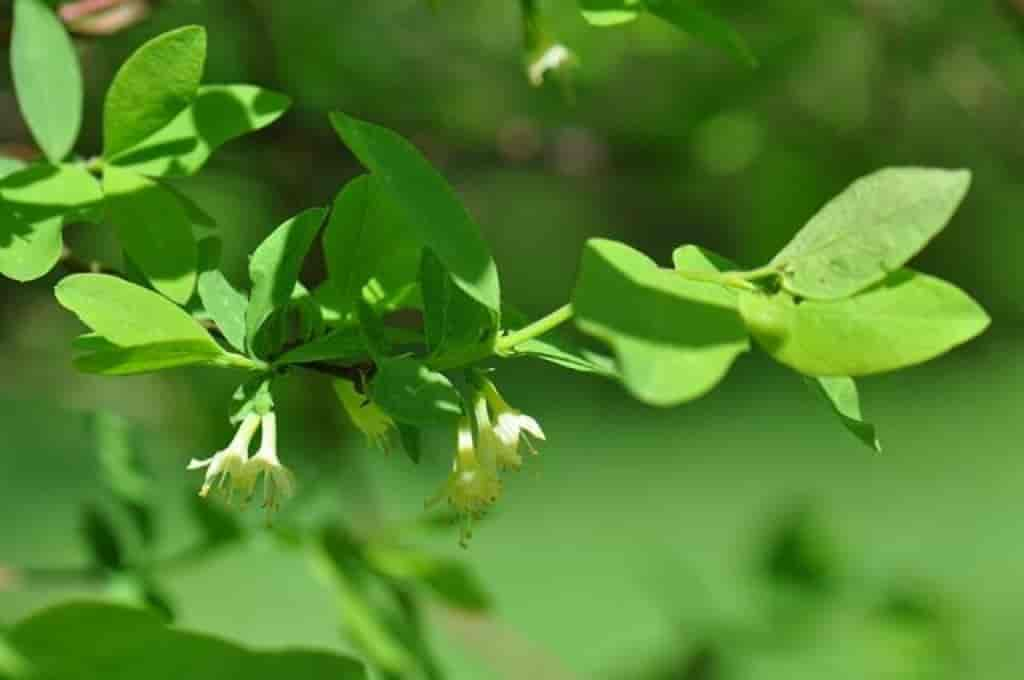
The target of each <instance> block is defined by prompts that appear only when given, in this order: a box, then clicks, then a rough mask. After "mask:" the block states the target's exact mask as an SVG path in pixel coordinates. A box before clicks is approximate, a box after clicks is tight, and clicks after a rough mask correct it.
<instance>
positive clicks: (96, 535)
mask: <svg viewBox="0 0 1024 680" xmlns="http://www.w3.org/2000/svg"><path fill="white" fill-rule="evenodd" d="M81 528H82V538H83V539H84V540H85V543H86V545H87V546H88V547H89V552H90V553H91V554H92V560H93V563H94V564H96V565H97V566H100V567H104V568H106V569H110V570H111V571H118V570H120V569H121V568H122V567H123V566H124V554H123V552H122V550H121V541H120V539H119V538H118V536H117V531H116V530H115V529H114V526H113V524H111V522H110V519H109V518H108V517H107V516H106V515H105V514H103V513H102V512H101V511H100V510H99V509H97V508H95V507H92V506H87V507H85V508H83V509H82V527H81Z"/></svg>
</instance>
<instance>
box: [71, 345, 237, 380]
mask: <svg viewBox="0 0 1024 680" xmlns="http://www.w3.org/2000/svg"><path fill="white" fill-rule="evenodd" d="M93 344H94V345H96V347H95V348H94V349H93V350H92V351H90V352H87V353H85V354H81V355H79V356H76V357H75V358H74V365H75V368H76V369H78V370H79V371H81V372H82V373H93V374H96V375H139V374H142V373H155V372H156V371H163V370H167V369H170V368H182V367H184V366H199V365H204V364H205V365H212V364H218V363H219V362H220V360H221V359H223V358H224V351H223V350H221V349H220V348H219V347H211V346H210V344H209V343H208V342H206V341H200V340H173V341H169V342H155V343H151V344H148V345H139V346H133V347H120V346H118V345H115V344H114V343H111V342H107V341H104V345H103V346H102V347H99V346H98V345H99V344H100V343H93Z"/></svg>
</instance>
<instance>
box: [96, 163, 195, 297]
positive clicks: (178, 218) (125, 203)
mask: <svg viewBox="0 0 1024 680" xmlns="http://www.w3.org/2000/svg"><path fill="white" fill-rule="evenodd" d="M103 190H104V192H105V193H106V198H107V200H106V207H107V218H108V219H109V220H110V222H111V223H112V224H113V225H114V226H115V227H117V235H118V238H119V239H120V241H121V245H122V246H123V247H124V249H125V252H126V253H127V254H128V256H129V257H130V258H131V260H132V262H133V263H134V264H135V265H136V266H138V267H139V269H141V270H142V272H143V273H144V274H145V275H146V278H147V279H148V280H149V281H150V283H152V284H153V287H154V288H156V289H157V290H158V291H160V292H161V293H163V294H164V295H166V296H167V297H169V298H170V299H172V300H174V301H175V302H178V303H180V304H185V303H186V302H188V301H189V299H190V298H191V297H192V293H193V292H194V291H195V287H196V269H197V268H198V262H199V253H198V248H197V246H196V239H195V236H194V235H193V232H192V219H191V218H190V216H189V213H188V210H187V208H186V206H185V205H184V204H183V203H182V202H181V201H180V200H179V199H178V197H177V196H176V195H175V194H174V193H172V192H171V191H168V190H167V188H166V187H164V186H163V185H162V184H159V183H157V182H154V181H153V180H151V179H148V178H146V177H143V176H142V175H137V174H135V173H134V172H129V171H127V170H121V169H120V168H115V167H111V166H108V167H107V168H106V169H105V170H104V173H103Z"/></svg>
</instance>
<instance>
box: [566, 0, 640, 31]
mask: <svg viewBox="0 0 1024 680" xmlns="http://www.w3.org/2000/svg"><path fill="white" fill-rule="evenodd" d="M643 9H644V6H643V0H580V10H581V11H582V12H583V18H584V19H586V20H587V21H588V22H590V23H591V24H593V25H594V26H602V27H604V26H618V25H620V24H626V23H629V22H630V21H633V20H635V19H636V18H637V17H638V16H640V13H641V12H642V11H643Z"/></svg>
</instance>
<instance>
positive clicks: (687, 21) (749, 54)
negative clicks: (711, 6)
mask: <svg viewBox="0 0 1024 680" xmlns="http://www.w3.org/2000/svg"><path fill="white" fill-rule="evenodd" d="M645 4H646V6H647V11H649V12H650V13H651V14H653V15H655V16H656V17H659V18H661V19H664V20H665V21H667V22H669V23H670V24H672V25H673V26H675V27H676V28H679V29H681V30H683V31H686V32H687V33H689V34H690V35H693V36H696V37H698V38H701V39H702V40H704V41H706V42H708V43H710V44H712V45H715V46H716V47H719V48H721V49H723V50H725V51H726V52H728V53H730V54H731V55H732V56H733V57H735V58H736V59H738V60H740V61H742V62H743V63H745V64H746V65H747V66H750V67H755V66H757V57H756V56H755V55H754V53H753V51H751V49H750V47H749V46H748V45H747V42H746V41H745V40H744V39H743V37H742V36H741V35H740V34H739V33H737V32H736V30H735V29H734V28H733V27H732V26H730V25H729V24H728V23H727V22H725V21H723V20H721V19H719V18H718V17H716V16H715V15H714V14H712V13H710V12H708V11H707V10H705V9H704V8H703V7H702V6H701V5H700V3H698V2H696V1H695V0H646V3H645Z"/></svg>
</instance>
